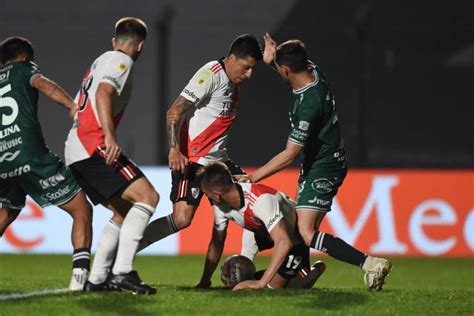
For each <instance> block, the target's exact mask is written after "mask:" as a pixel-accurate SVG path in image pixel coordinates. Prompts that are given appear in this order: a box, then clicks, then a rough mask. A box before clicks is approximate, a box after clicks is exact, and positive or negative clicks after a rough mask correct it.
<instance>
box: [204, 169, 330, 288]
mask: <svg viewBox="0 0 474 316" xmlns="http://www.w3.org/2000/svg"><path fill="white" fill-rule="evenodd" d="M198 181H199V183H200V187H201V190H202V191H203V192H204V194H206V196H207V197H208V198H209V199H210V200H211V201H212V202H213V203H214V205H215V207H214V227H213V230H212V239H211V241H210V243H209V248H208V251H207V256H206V262H205V265H204V271H203V274H202V277H201V280H200V282H199V284H198V285H197V287H199V288H206V287H209V286H210V285H211V277H212V274H213V273H214V271H215V269H216V267H217V264H218V263H219V259H220V257H221V255H222V251H223V249H224V243H225V239H226V235H227V225H228V222H229V220H232V221H235V222H236V223H237V224H238V225H240V226H242V227H243V228H245V229H246V230H249V231H251V232H253V234H254V236H255V240H256V241H257V244H258V246H259V250H264V249H270V248H273V252H272V256H271V260H270V264H269V266H268V268H267V269H266V271H265V272H264V273H263V275H262V276H261V278H260V279H259V280H249V281H243V282H241V283H239V284H237V285H236V286H235V287H234V288H233V290H242V289H246V288H252V289H262V288H265V287H269V288H284V287H287V285H288V284H289V283H290V282H291V281H290V280H291V279H297V278H296V277H297V275H298V273H299V272H301V271H302V270H303V271H304V272H303V273H308V272H310V265H309V248H308V247H307V246H306V245H305V244H304V241H303V240H302V239H301V236H300V235H299V233H298V230H297V227H296V212H295V204H294V202H293V201H291V200H290V199H289V198H288V197H287V196H286V195H285V194H283V193H281V192H278V191H277V190H275V189H273V188H271V187H268V186H265V185H262V184H253V183H235V182H234V181H233V180H232V176H231V174H230V172H229V170H228V168H227V167H226V166H225V165H224V164H222V163H219V162H217V163H214V164H211V165H207V166H205V167H202V169H201V170H200V171H199V173H198ZM244 231H245V230H244ZM324 267H325V266H324V265H322V266H321V265H319V266H318V268H317V269H315V270H313V271H314V272H313V271H311V272H313V278H312V283H311V284H309V285H308V284H307V286H306V287H311V286H312V285H313V284H314V282H315V281H316V280H317V278H318V277H319V276H320V275H321V274H322V272H324ZM302 268H305V269H302ZM305 270H306V271H305ZM308 279H309V278H308ZM301 287H303V286H301Z"/></svg>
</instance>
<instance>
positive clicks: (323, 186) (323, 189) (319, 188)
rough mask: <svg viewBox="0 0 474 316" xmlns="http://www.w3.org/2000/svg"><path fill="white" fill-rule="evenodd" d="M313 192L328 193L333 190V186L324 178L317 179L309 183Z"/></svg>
mask: <svg viewBox="0 0 474 316" xmlns="http://www.w3.org/2000/svg"><path fill="white" fill-rule="evenodd" d="M311 187H312V188H313V190H314V191H316V192H319V193H329V192H331V191H332V190H333V187H334V184H333V183H332V182H331V181H329V180H328V179H326V178H319V179H316V180H314V181H313V182H312V183H311Z"/></svg>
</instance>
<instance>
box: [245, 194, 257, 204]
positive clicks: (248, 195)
mask: <svg viewBox="0 0 474 316" xmlns="http://www.w3.org/2000/svg"><path fill="white" fill-rule="evenodd" d="M244 197H245V198H247V199H249V200H250V202H252V203H254V202H255V198H254V197H253V196H252V195H251V194H250V193H248V192H244Z"/></svg>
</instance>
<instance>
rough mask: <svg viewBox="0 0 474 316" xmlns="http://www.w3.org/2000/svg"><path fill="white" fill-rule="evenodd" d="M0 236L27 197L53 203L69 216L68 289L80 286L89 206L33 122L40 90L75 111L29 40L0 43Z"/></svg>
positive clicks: (88, 230) (85, 265)
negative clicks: (70, 269)
mask: <svg viewBox="0 0 474 316" xmlns="http://www.w3.org/2000/svg"><path fill="white" fill-rule="evenodd" d="M0 59H1V62H2V66H1V67H0V236H2V235H3V233H4V232H5V230H6V229H7V227H8V225H10V224H11V223H12V222H13V221H14V220H15V219H16V217H17V216H18V214H19V213H20V211H21V209H22V208H23V207H24V206H25V199H26V195H27V194H28V195H30V196H31V197H32V198H33V200H35V202H36V203H38V204H39V205H40V206H41V207H46V206H48V205H57V206H58V207H60V208H61V209H63V210H64V211H66V212H67V213H69V214H70V215H71V216H72V219H73V225H72V234H71V239H72V245H73V247H74V254H73V259H72V260H73V261H72V266H73V273H72V278H71V282H70V284H69V288H70V289H71V290H82V287H83V286H84V282H85V280H86V279H87V275H88V272H89V266H90V247H91V239H92V208H91V205H90V204H89V203H88V202H87V200H86V198H85V194H84V193H83V192H82V191H81V188H80V187H79V185H78V184H77V182H76V181H75V180H74V178H73V176H72V174H71V172H70V170H69V169H68V168H67V167H66V166H65V165H64V164H63V163H62V161H61V160H60V159H59V158H58V157H57V156H56V155H55V154H53V153H52V152H50V151H49V149H48V147H46V144H45V141H44V139H43V133H42V131H41V126H40V122H39V121H38V116H37V112H38V97H39V93H38V91H39V92H41V93H42V94H43V95H45V96H46V97H48V98H49V99H51V100H52V101H54V102H56V103H58V104H61V105H63V106H64V107H65V108H66V109H68V110H69V113H70V116H71V117H72V116H73V115H74V112H75V110H76V105H75V103H74V101H73V100H72V98H71V97H70V96H69V95H68V94H67V93H66V92H65V91H64V90H63V89H62V88H61V87H60V86H58V85H57V84H56V83H54V82H53V81H51V80H49V79H48V78H46V77H45V76H44V75H43V74H42V72H41V70H40V69H39V67H38V65H36V64H35V63H34V62H33V61H34V50H33V46H32V44H31V42H30V41H29V40H27V39H25V38H21V37H10V38H7V39H6V40H4V41H3V42H2V43H1V44H0Z"/></svg>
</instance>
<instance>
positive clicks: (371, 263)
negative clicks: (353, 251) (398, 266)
mask: <svg viewBox="0 0 474 316" xmlns="http://www.w3.org/2000/svg"><path fill="white" fill-rule="evenodd" d="M362 269H363V270H364V271H365V274H364V283H365V285H367V286H368V287H369V290H372V291H380V290H381V289H382V286H383V285H384V283H385V278H386V277H387V275H388V274H389V272H390V270H392V263H391V262H390V261H388V260H386V259H383V258H377V257H370V256H368V257H367V259H365V262H364V264H363V265H362Z"/></svg>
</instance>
